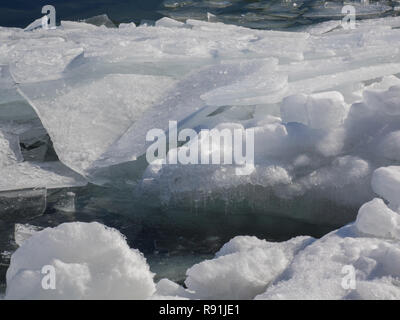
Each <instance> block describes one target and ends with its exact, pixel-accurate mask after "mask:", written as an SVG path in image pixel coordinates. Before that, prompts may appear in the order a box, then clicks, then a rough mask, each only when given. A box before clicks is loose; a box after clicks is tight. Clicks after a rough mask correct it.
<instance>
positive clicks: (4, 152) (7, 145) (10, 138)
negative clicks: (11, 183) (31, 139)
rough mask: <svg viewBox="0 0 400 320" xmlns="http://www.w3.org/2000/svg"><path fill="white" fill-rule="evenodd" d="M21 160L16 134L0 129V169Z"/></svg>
mask: <svg viewBox="0 0 400 320" xmlns="http://www.w3.org/2000/svg"><path fill="white" fill-rule="evenodd" d="M22 160H23V157H22V154H21V150H20V148H19V139H18V136H16V135H12V134H7V133H5V132H3V131H1V130H0V170H2V167H6V166H9V165H11V164H14V163H16V162H21V161H22Z"/></svg>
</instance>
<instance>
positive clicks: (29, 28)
mask: <svg viewBox="0 0 400 320" xmlns="http://www.w3.org/2000/svg"><path fill="white" fill-rule="evenodd" d="M44 19H46V20H45V21H46V22H47V16H43V17H42V18H39V19H36V20H35V21H33V22H32V23H30V24H29V25H28V26H27V27H26V28H25V29H24V31H33V30H35V29H39V28H42V27H43V21H44Z"/></svg>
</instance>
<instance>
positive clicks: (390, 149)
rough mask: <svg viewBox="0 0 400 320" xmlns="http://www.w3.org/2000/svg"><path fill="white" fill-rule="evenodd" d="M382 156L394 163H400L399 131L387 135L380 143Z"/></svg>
mask: <svg viewBox="0 0 400 320" xmlns="http://www.w3.org/2000/svg"><path fill="white" fill-rule="evenodd" d="M381 150H382V153H383V155H384V156H385V157H386V158H387V159H389V160H394V161H400V131H393V132H391V133H389V134H388V135H387V136H386V137H385V138H384V139H383V141H382V142H381Z"/></svg>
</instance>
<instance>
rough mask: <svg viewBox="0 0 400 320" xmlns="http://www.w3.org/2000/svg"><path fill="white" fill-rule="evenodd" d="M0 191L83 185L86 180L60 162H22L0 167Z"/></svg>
mask: <svg viewBox="0 0 400 320" xmlns="http://www.w3.org/2000/svg"><path fill="white" fill-rule="evenodd" d="M0 171H1V176H2V179H1V180H0V191H8V190H20V189H34V188H48V189H56V188H65V187H77V186H85V185H86V184H87V180H86V179H84V178H82V176H80V175H79V174H77V173H75V172H73V171H72V170H70V169H69V168H68V167H66V166H65V165H63V164H62V163H60V162H58V161H56V162H44V163H33V162H22V163H18V164H13V165H10V166H7V167H2V168H0Z"/></svg>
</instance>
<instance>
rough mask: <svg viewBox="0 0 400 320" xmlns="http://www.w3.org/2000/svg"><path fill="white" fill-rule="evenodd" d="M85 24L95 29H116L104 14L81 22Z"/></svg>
mask: <svg viewBox="0 0 400 320" xmlns="http://www.w3.org/2000/svg"><path fill="white" fill-rule="evenodd" d="M83 22H85V23H89V24H93V25H95V26H97V27H100V26H105V27H107V28H116V26H115V24H114V23H113V22H112V21H111V20H110V18H109V17H108V16H107V15H106V14H101V15H98V16H94V17H91V18H88V19H85V20H83Z"/></svg>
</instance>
